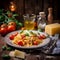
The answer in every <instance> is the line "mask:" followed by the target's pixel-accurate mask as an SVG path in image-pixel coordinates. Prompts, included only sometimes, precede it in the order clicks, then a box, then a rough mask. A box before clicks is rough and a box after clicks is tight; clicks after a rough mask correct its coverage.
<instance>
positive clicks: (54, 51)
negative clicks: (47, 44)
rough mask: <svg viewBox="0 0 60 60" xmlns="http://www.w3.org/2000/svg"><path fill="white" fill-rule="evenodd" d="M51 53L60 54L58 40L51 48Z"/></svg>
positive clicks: (59, 41)
mask: <svg viewBox="0 0 60 60" xmlns="http://www.w3.org/2000/svg"><path fill="white" fill-rule="evenodd" d="M52 54H60V40H58V41H57V43H56V47H55V48H54V49H53V52H52Z"/></svg>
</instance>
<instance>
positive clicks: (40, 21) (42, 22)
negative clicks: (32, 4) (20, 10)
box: [37, 12, 46, 31]
mask: <svg viewBox="0 0 60 60" xmlns="http://www.w3.org/2000/svg"><path fill="white" fill-rule="evenodd" d="M37 19H38V20H37V26H38V30H42V31H43V30H44V28H45V26H46V15H45V12H39V15H38V16H37Z"/></svg>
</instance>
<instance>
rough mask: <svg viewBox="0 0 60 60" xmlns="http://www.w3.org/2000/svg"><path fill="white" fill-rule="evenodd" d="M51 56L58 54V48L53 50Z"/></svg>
mask: <svg viewBox="0 0 60 60" xmlns="http://www.w3.org/2000/svg"><path fill="white" fill-rule="evenodd" d="M52 54H60V48H57V47H56V48H54V50H53V52H52Z"/></svg>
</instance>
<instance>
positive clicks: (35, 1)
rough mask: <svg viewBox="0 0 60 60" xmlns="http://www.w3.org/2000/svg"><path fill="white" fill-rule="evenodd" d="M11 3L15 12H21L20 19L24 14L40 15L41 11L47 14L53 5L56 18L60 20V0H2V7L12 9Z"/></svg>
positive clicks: (0, 6)
mask: <svg viewBox="0 0 60 60" xmlns="http://www.w3.org/2000/svg"><path fill="white" fill-rule="evenodd" d="M11 2H13V3H11ZM11 5H13V6H14V8H15V10H14V12H16V13H18V14H19V17H18V19H21V17H22V15H23V14H26V13H29V14H31V13H34V14H37V15H38V13H39V12H41V11H44V12H45V13H46V16H47V15H48V11H47V10H48V8H49V7H52V8H53V17H54V20H60V0H0V9H5V10H11V8H10V6H11Z"/></svg>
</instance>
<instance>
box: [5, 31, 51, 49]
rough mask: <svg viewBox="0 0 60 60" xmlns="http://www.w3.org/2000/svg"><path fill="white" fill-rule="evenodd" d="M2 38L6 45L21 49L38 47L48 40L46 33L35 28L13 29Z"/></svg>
mask: <svg viewBox="0 0 60 60" xmlns="http://www.w3.org/2000/svg"><path fill="white" fill-rule="evenodd" d="M4 39H5V42H6V43H7V44H8V45H10V46H13V47H16V48H22V49H33V48H39V47H43V46H45V45H47V44H48V43H49V42H50V38H49V37H48V35H47V34H46V33H44V32H39V31H35V30H18V31H13V32H11V33H8V34H7V35H6V36H5V37H4Z"/></svg>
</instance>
